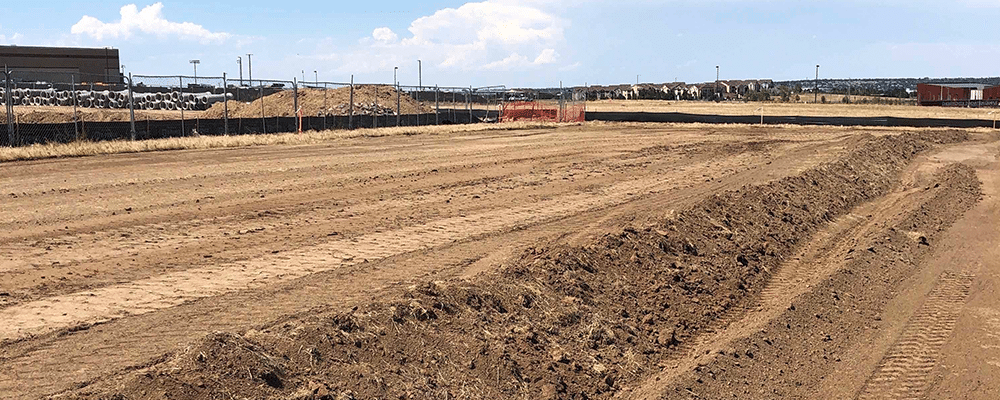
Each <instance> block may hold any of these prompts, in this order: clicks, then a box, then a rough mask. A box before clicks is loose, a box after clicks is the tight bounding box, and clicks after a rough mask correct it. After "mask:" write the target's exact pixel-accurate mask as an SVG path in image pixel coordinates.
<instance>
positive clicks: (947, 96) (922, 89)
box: [917, 83, 1000, 107]
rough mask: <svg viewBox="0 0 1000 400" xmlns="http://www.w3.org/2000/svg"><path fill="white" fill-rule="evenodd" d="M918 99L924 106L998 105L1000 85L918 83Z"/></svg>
mask: <svg viewBox="0 0 1000 400" xmlns="http://www.w3.org/2000/svg"><path fill="white" fill-rule="evenodd" d="M917 100H918V101H919V102H920V105H923V106H965V107H982V106H996V105H997V103H998V101H1000V86H993V87H986V85H982V84H978V83H921V84H918V85H917Z"/></svg>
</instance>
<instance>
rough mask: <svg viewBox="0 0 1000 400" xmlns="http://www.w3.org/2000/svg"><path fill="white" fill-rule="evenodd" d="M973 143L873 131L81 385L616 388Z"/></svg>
mask: <svg viewBox="0 0 1000 400" xmlns="http://www.w3.org/2000/svg"><path fill="white" fill-rule="evenodd" d="M964 139H965V138H964V137H963V136H962V134H958V133H938V134H934V133H928V134H922V135H916V134H907V135H900V136H891V137H878V138H873V137H872V138H868V139H867V141H866V142H864V143H863V144H862V145H860V146H859V147H858V148H856V149H855V150H854V151H852V152H851V153H850V154H849V155H847V156H846V157H845V158H843V159H841V160H840V161H837V162H833V163H829V164H825V165H822V166H820V167H818V168H816V169H812V170H809V171H807V172H805V173H803V174H801V175H798V176H794V177H789V178H785V179H781V180H779V181H776V182H773V183H770V184H767V185H762V186H749V187H745V188H743V189H741V190H738V191H731V192H725V193H721V194H718V195H715V196H713V197H711V198H709V199H706V200H704V201H702V202H700V203H698V204H697V205H695V206H693V207H691V208H690V209H688V210H686V211H683V212H680V213H678V214H676V215H675V216H673V217H672V218H666V219H662V220H661V221H660V222H659V223H657V224H653V225H651V226H643V227H628V228H625V229H624V230H623V231H622V232H620V233H618V234H614V235H607V236H604V237H603V238H600V239H598V240H595V241H594V242H592V243H590V244H588V245H584V246H556V247H552V248H535V249H529V250H527V251H526V252H525V253H524V254H523V256H522V257H521V258H520V259H519V261H517V262H515V263H513V264H511V265H508V266H505V267H502V268H500V269H499V270H497V271H495V272H491V273H488V274H485V275H481V276H478V277H476V278H474V279H473V280H471V281H463V280H451V281H444V282H426V283H423V284H420V285H417V286H414V287H412V288H410V289H409V290H407V291H406V293H404V294H403V295H402V296H400V297H399V298H397V299H393V300H386V301H379V302H375V303H371V304H367V305H365V306H362V307H358V308H355V309H353V310H351V311H350V312H329V313H316V314H314V315H311V316H305V317H299V318H292V319H288V320H286V321H285V322H283V323H280V324H278V325H275V326H272V327H271V328H270V329H267V330H265V331H263V332H257V331H252V332H249V333H248V334H246V335H243V336H236V335H227V336H225V338H226V341H225V343H227V345H226V347H225V348H226V349H229V350H227V351H214V350H212V349H216V348H217V347H218V345H217V344H216V343H217V342H218V340H217V339H212V338H209V339H206V341H204V342H203V343H202V344H200V345H199V346H195V349H208V350H209V351H206V350H198V351H197V352H195V350H192V351H188V352H185V353H183V354H181V355H179V356H176V357H174V358H173V359H172V360H171V361H169V362H167V363H164V364H161V365H155V366H153V367H151V368H149V369H147V370H145V371H142V372H141V373H137V374H134V375H132V376H126V377H124V378H123V380H122V381H120V382H115V383H113V384H112V383H111V382H110V381H109V382H107V384H106V385H100V384H98V385H95V386H93V387H92V388H89V389H83V390H82V391H80V392H78V393H77V394H76V396H77V397H79V398H101V397H108V396H118V397H119V398H146V397H149V396H150V393H151V390H156V391H158V392H157V394H156V395H157V396H161V395H163V396H167V395H169V396H171V397H173V396H178V397H184V398H199V399H200V398H204V399H209V398H231V397H237V398H242V397H247V398H286V399H351V398H399V399H408V398H512V397H540V398H543V399H553V398H560V399H587V398H608V397H611V396H612V395H613V394H614V393H616V392H617V391H619V390H620V389H621V388H622V386H623V385H627V384H628V383H629V382H634V381H636V380H637V379H640V378H641V377H644V376H647V375H649V374H650V373H651V372H654V371H659V369H660V368H661V367H662V365H661V363H663V362H665V361H666V360H667V358H668V356H669V355H671V354H672V353H673V352H675V351H676V349H677V347H678V346H680V345H681V344H683V343H684V342H685V341H687V340H689V338H691V337H692V336H693V335H695V334H698V333H699V332H701V331H702V330H703V329H705V328H706V327H708V326H710V325H711V324H712V323H713V321H715V320H717V319H718V318H719V317H721V316H722V315H724V314H725V313H727V312H728V311H730V310H733V309H737V308H738V307H746V306H747V305H748V304H749V303H750V302H751V301H752V299H753V298H755V297H756V295H757V294H759V291H760V290H761V289H762V287H763V284H764V283H765V282H766V280H767V279H768V278H769V277H770V275H771V273H770V271H772V270H774V269H775V268H776V267H777V266H778V265H779V264H780V262H781V260H782V259H783V258H785V257H787V256H789V255H790V254H792V251H794V249H795V248H796V246H797V245H798V243H799V242H800V241H803V240H805V239H806V238H808V237H809V236H810V235H811V234H812V233H813V232H815V231H816V230H817V228H818V227H819V226H820V225H821V224H823V223H825V222H827V221H829V220H831V219H832V218H834V217H836V216H838V215H842V214H844V213H846V212H847V211H849V210H850V209H851V208H853V207H854V206H856V205H857V204H859V203H860V202H863V201H865V200H868V199H871V198H874V197H877V196H881V195H883V194H885V193H886V192H887V191H888V190H889V189H890V187H891V186H892V185H893V183H894V182H895V180H896V178H897V176H898V175H899V173H900V171H901V170H902V168H903V167H904V166H905V165H906V164H907V163H908V162H909V160H910V159H912V158H913V157H914V156H915V155H916V154H917V153H918V152H920V151H922V150H925V149H927V148H929V147H930V146H931V143H932V142H935V141H941V142H946V141H957V140H964ZM215 337H218V335H216V336H215ZM213 340H214V342H213ZM206 343H208V344H207V345H206ZM213 346H215V347H213ZM202 354H204V356H202ZM265 360H266V361H265ZM244 363H246V365H244ZM244 367H246V368H244ZM241 369H247V370H248V371H247V372H241ZM268 371H270V372H271V374H270V375H267V376H265V374H267V373H268ZM262 372H263V373H262ZM271 376H274V377H277V379H274V378H272V377H271ZM276 382H277V383H280V385H276V384H274V383H276Z"/></svg>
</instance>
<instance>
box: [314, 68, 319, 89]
mask: <svg viewBox="0 0 1000 400" xmlns="http://www.w3.org/2000/svg"><path fill="white" fill-rule="evenodd" d="M313 75H315V76H316V87H319V71H317V70H313Z"/></svg>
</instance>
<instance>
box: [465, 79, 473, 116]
mask: <svg viewBox="0 0 1000 400" xmlns="http://www.w3.org/2000/svg"><path fill="white" fill-rule="evenodd" d="M466 100H467V103H468V104H469V123H470V124H471V123H472V119H473V118H472V86H471V85H470V86H469V98H468V99H466Z"/></svg>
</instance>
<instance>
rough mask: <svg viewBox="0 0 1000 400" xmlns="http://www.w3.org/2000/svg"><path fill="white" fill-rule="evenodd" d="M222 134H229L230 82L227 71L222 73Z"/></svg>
mask: <svg viewBox="0 0 1000 400" xmlns="http://www.w3.org/2000/svg"><path fill="white" fill-rule="evenodd" d="M222 134H223V135H226V136H229V84H228V83H227V82H226V73H225V72H223V73H222Z"/></svg>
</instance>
